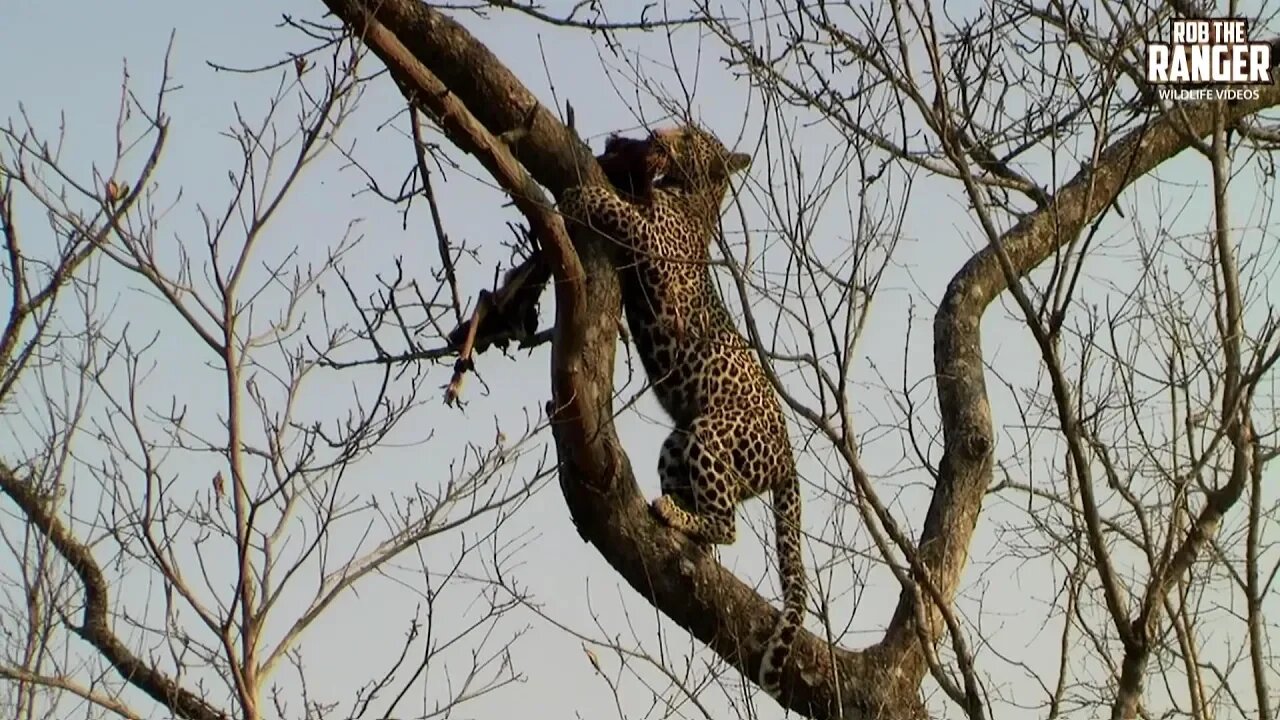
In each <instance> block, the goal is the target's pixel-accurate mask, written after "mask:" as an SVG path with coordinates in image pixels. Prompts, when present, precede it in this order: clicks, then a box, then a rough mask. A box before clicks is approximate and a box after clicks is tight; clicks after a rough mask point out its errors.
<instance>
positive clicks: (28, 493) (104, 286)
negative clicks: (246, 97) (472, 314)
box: [0, 26, 551, 720]
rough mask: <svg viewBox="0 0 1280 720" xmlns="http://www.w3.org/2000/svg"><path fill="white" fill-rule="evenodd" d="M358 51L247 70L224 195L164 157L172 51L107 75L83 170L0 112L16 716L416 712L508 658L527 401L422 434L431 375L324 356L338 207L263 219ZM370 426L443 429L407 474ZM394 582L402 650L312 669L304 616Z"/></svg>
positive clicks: (278, 200)
mask: <svg viewBox="0 0 1280 720" xmlns="http://www.w3.org/2000/svg"><path fill="white" fill-rule="evenodd" d="M300 27H302V26H300ZM361 54H362V53H361V51H360V50H359V48H358V47H357V46H356V45H355V44H353V43H352V42H346V41H344V42H337V43H329V42H324V43H322V44H321V46H320V47H319V48H317V49H315V50H314V51H313V52H311V53H309V54H308V56H307V57H305V58H302V57H300V58H298V59H297V60H296V61H286V62H283V63H279V64H277V65H274V66H272V67H266V68H257V69H253V71H252V72H253V74H256V75H259V76H261V75H266V76H268V77H270V78H271V79H272V80H273V81H274V82H275V84H276V86H275V88H274V91H273V92H271V94H270V95H268V96H267V97H266V98H264V100H265V102H261V103H260V106H261V107H263V108H264V110H263V111H262V112H261V114H260V115H259V116H258V117H257V118H256V119H255V118H253V117H252V116H251V115H250V114H249V113H248V112H241V113H238V121H237V123H236V124H235V125H234V126H232V127H230V128H229V129H228V130H227V131H226V133H225V135H224V139H225V140H226V141H228V142H229V143H230V144H231V145H232V146H233V147H235V148H236V149H237V150H238V151H239V152H238V153H237V154H236V155H235V156H234V160H233V161H232V162H231V163H230V164H229V166H228V168H227V169H228V173H227V181H228V185H227V186H226V187H225V190H224V195H225V197H226V200H225V204H222V205H221V206H219V205H218V204H217V202H218V201H217V199H216V196H214V195H212V194H210V195H209V196H208V197H205V198H202V199H201V200H200V203H199V204H198V205H194V206H192V205H191V204H189V203H187V202H185V201H184V200H183V197H182V190H181V189H180V188H177V187H174V186H172V185H170V184H166V183H165V182H163V181H162V180H161V179H160V178H162V177H163V175H162V170H163V165H164V163H163V162H162V157H163V155H164V153H163V151H164V150H165V148H166V145H167V144H168V141H169V123H170V120H169V117H168V115H167V113H168V109H167V108H168V104H169V102H170V98H171V95H172V93H173V85H174V84H175V83H174V82H173V81H172V80H171V79H170V77H169V75H168V73H167V72H166V73H165V75H164V84H163V86H162V87H160V88H158V89H157V91H156V92H155V94H154V96H153V97H152V98H151V99H150V100H148V99H147V98H146V97H145V96H144V95H142V94H139V93H138V92H137V89H136V88H135V87H133V86H131V84H130V83H129V82H128V80H127V77H128V75H127V73H126V81H125V82H124V83H123V84H122V87H121V93H120V105H119V113H118V121H117V123H116V133H115V138H116V143H115V153H114V156H113V157H111V158H109V162H107V163H106V164H102V163H101V162H99V163H98V164H96V165H95V166H94V169H93V170H92V171H91V172H90V173H77V172H76V171H75V170H74V168H75V167H79V163H78V162H72V161H69V160H68V159H67V158H65V157H64V154H63V147H64V141H65V140H66V138H65V137H63V136H62V135H60V134H57V133H54V134H50V133H49V131H48V128H45V127H40V126H38V125H37V124H35V123H33V122H32V121H31V120H30V119H29V118H28V117H27V116H26V115H25V113H23V114H20V115H19V116H17V117H14V118H13V119H12V120H11V121H10V123H9V124H8V125H7V126H5V127H4V128H2V129H0V136H2V137H3V142H4V151H3V155H0V228H2V229H3V237H4V243H5V250H6V252H5V255H4V261H3V269H4V279H5V284H6V290H7V294H8V295H9V305H8V311H7V313H6V318H7V320H6V322H5V324H4V329H3V335H2V336H0V337H2V340H0V407H3V412H4V413H5V417H6V424H5V438H4V440H3V448H4V450H3V453H2V457H0V491H2V492H3V495H4V497H5V499H6V506H7V507H6V517H5V518H4V520H3V521H0V537H3V547H4V550H3V552H4V554H5V556H6V557H5V560H4V572H5V574H6V576H7V577H6V583H5V586H6V587H5V590H4V593H3V595H4V597H3V611H2V612H3V615H2V617H3V620H2V621H0V622H3V625H4V627H5V633H4V640H3V646H2V647H3V649H2V650H0V677H2V678H4V680H5V681H6V682H5V683H4V688H5V692H4V700H3V707H4V708H5V709H6V711H7V713H9V714H11V716H12V717H14V718H35V717H109V716H118V717H127V718H142V717H150V716H154V715H155V713H156V709H157V708H160V709H163V712H164V714H165V715H166V716H178V717H183V718H197V719H201V720H212V719H214V718H231V717H236V718H266V717H271V718H286V717H298V718H321V717H339V716H340V717H367V716H370V717H387V716H396V715H398V714H402V713H403V714H406V715H413V716H426V715H431V714H447V713H449V712H451V711H452V709H454V708H456V707H459V706H460V705H462V704H464V703H467V702H473V701H475V700H476V699H477V698H480V697H483V696H485V695H486V694H489V693H491V692H494V691H496V690H499V689H501V688H503V687H504V686H506V685H508V684H510V683H512V682H513V681H515V680H517V679H518V678H519V673H518V672H517V670H516V668H515V666H514V665H513V663H512V662H511V658H510V643H511V642H512V641H513V640H514V639H516V638H517V637H518V636H519V635H520V634H521V632H522V630H521V629H520V628H519V627H518V626H514V625H511V624H510V623H506V622H504V621H502V618H503V617H504V616H505V615H507V614H508V612H509V611H510V610H511V609H512V608H514V607H517V606H518V604H519V602H520V600H521V598H519V597H512V596H511V594H510V593H509V591H508V590H507V589H506V588H504V587H503V586H501V585H500V584H498V583H495V582H493V581H492V580H491V579H488V580H487V579H486V577H492V575H493V573H501V572H503V571H504V567H505V564H506V563H507V562H509V560H508V559H507V557H506V556H507V555H508V554H509V553H510V552H511V548H510V547H509V543H511V539H510V538H509V537H508V535H507V533H506V531H505V530H504V526H505V524H506V522H507V520H508V519H509V518H510V516H511V513H512V512H513V511H515V510H516V509H517V508H519V507H520V506H521V505H522V504H523V503H524V502H526V500H527V499H528V498H529V497H530V494H531V493H532V491H533V490H535V489H536V488H537V487H539V486H540V485H542V484H544V483H545V481H546V479H547V478H548V477H549V473H550V471H551V469H550V468H549V467H548V466H547V465H546V464H545V462H544V458H540V457H538V456H537V455H536V454H535V455H530V451H531V450H536V448H535V447H532V446H530V444H529V438H530V437H532V436H533V435H534V434H535V433H536V432H537V430H538V428H539V426H540V424H542V423H540V422H539V421H536V420H532V421H530V423H529V426H528V428H527V429H526V431H525V432H521V433H516V432H514V431H512V433H511V436H510V437H507V436H506V435H504V434H503V433H501V432H499V433H497V436H496V437H495V439H494V441H493V443H492V445H490V446H473V447H467V448H461V449H457V450H454V449H449V450H441V449H440V448H438V447H435V443H434V442H433V439H432V435H433V434H434V433H433V428H432V427H431V426H430V425H429V424H425V423H418V424H416V426H415V425H409V424H406V423H405V422H404V421H405V419H406V418H413V417H415V413H416V412H417V411H418V409H419V408H421V407H422V406H424V404H425V403H428V402H429V403H430V404H431V405H436V404H437V402H438V396H437V395H436V393H435V391H434V388H432V389H431V391H430V392H429V393H427V397H429V400H427V399H424V397H420V396H421V395H422V389H423V388H422V381H423V378H424V377H425V374H423V373H418V374H417V375H416V376H412V375H411V376H407V377H406V376H403V375H399V374H397V373H396V372H395V371H394V370H393V368H391V367H389V366H383V367H379V368H376V369H373V370H364V369H361V370H353V371H347V372H345V373H343V374H342V375H341V376H340V377H338V376H336V371H334V370H332V369H330V368H326V367H325V361H324V360H323V358H324V357H328V356H333V355H337V354H341V353H342V352H343V351H344V348H347V347H349V346H350V345H351V344H352V343H353V342H357V341H358V338H359V337H360V333H361V332H362V331H363V328H360V327H356V326H353V325H352V324H351V323H352V321H354V320H357V319H358V316H355V315H350V314H345V313H344V311H345V310H346V308H348V307H349V303H348V301H347V299H346V298H347V297H348V296H349V294H350V293H355V292H357V290H356V286H355V285H353V284H352V283H351V282H346V281H344V280H343V267H344V264H345V263H346V262H347V260H348V259H349V258H350V257H351V255H352V253H355V252H357V251H359V250H360V249H361V248H362V243H363V238H362V237H361V236H360V234H359V233H358V232H357V227H358V226H357V224H356V223H355V222H351V223H349V224H347V225H346V226H342V225H339V226H337V227H336V228H333V234H332V236H330V237H324V238H318V239H317V242H315V243H313V244H312V245H311V246H303V245H297V244H295V245H294V246H293V247H285V246H282V245H281V243H280V240H282V239H283V240H287V239H288V238H289V237H290V233H289V231H288V226H289V224H290V223H292V222H294V220H293V219H289V211H288V210H287V209H284V208H285V204H286V203H285V201H286V199H287V198H289V197H290V196H292V195H294V194H296V193H298V192H299V189H300V188H304V187H306V186H307V184H308V180H307V178H308V173H309V170H310V169H311V168H312V166H314V165H316V164H317V163H323V162H325V159H326V158H329V157H338V158H341V156H342V155H343V154H345V153H347V152H348V151H349V145H350V141H347V142H346V145H344V144H343V143H342V141H341V138H342V132H343V127H344V125H345V124H346V123H347V121H348V119H349V118H350V116H351V114H352V113H353V112H354V110H355V108H356V107H357V105H358V104H359V101H360V99H361V96H362V94H363V87H364V85H363V81H362V80H361V79H360V75H359V65H360V64H359V60H360V56H361ZM166 68H167V63H166ZM183 213H189V215H188V217H192V218H194V219H195V220H196V222H195V223H194V225H195V227H196V228H198V231H197V232H199V233H200V234H199V236H198V238H190V237H189V236H185V235H184V234H183V233H184V232H185V231H188V230H189V229H190V226H186V227H184V226H183V225H181V224H180V223H177V222H175V221H174V220H173V216H174V215H177V214H183ZM282 216H283V217H284V218H286V219H283V220H282V219H281V217H282ZM42 221H43V224H42ZM294 242H297V241H294ZM363 285H364V284H363V283H362V286H363ZM121 288H126V290H125V291H124V292H121ZM333 298H337V299H338V302H336V303H335V302H334V300H333ZM361 347H362V348H363V347H364V345H363V344H362V345H361ZM362 352H363V350H362ZM344 385H345V387H344ZM344 394H345V395H346V396H347V397H343V396H344ZM334 402H337V403H339V407H341V404H342V403H345V404H346V405H347V407H348V408H349V409H348V410H347V415H346V417H345V418H344V417H341V416H333V415H330V414H329V413H330V412H331V410H332V407H333V403H334ZM391 441H394V442H395V443H397V444H399V445H400V446H402V447H406V448H410V449H412V450H413V451H414V453H415V454H418V453H424V452H425V453H427V454H428V456H430V454H437V455H441V454H444V453H445V452H447V453H449V454H447V455H444V458H443V459H442V460H440V461H439V462H435V463H431V464H430V465H429V466H424V465H422V464H421V463H418V465H417V466H418V467H420V468H422V471H423V472H422V474H421V475H420V476H419V475H417V474H415V476H414V478H413V481H412V482H411V483H410V484H409V485H408V487H407V488H395V487H394V486H391V485H386V484H385V483H384V484H378V483H372V485H373V487H372V488H362V487H361V486H362V485H364V486H368V485H370V484H371V480H375V479H376V478H377V477H379V475H380V474H381V473H382V472H384V471H383V470H380V469H379V468H378V466H377V465H376V464H374V463H373V462H372V461H373V459H374V452H375V450H377V451H378V452H379V453H380V455H381V456H386V455H388V454H389V453H393V451H392V450H391V449H389V448H388V443H389V442H391ZM455 453H456V454H455ZM486 558H495V559H497V563H496V564H495V565H489V566H488V570H487V571H486V569H485V568H486V566H487V565H486V563H488V562H489V560H487V559H486ZM406 561H407V562H406ZM400 585H403V586H406V587H409V588H412V592H410V593H409V594H408V600H409V602H408V603H405V602H401V603H400V604H399V605H388V606H387V607H386V608H384V609H383V610H382V611H381V612H384V613H385V612H388V611H390V612H392V613H402V614H401V615H400V617H399V618H398V619H397V621H396V622H397V624H398V626H399V627H400V628H401V632H400V635H401V637H400V643H399V647H395V646H392V647H391V648H390V650H389V651H388V652H387V653H386V655H385V656H384V657H380V658H378V659H377V662H376V663H375V664H370V665H363V666H361V667H359V668H358V670H359V675H358V677H357V678H356V682H355V684H353V687H358V688H359V689H358V691H357V692H356V695H355V696H354V697H352V696H348V697H347V698H345V699H340V700H336V701H335V699H334V694H333V693H332V692H330V690H329V689H328V688H324V687H319V688H317V687H313V684H314V683H313V682H312V675H313V672H312V671H311V670H309V668H308V664H307V662H306V660H305V658H306V655H305V653H304V652H303V651H302V648H303V636H304V635H306V634H308V633H310V634H312V635H314V634H315V633H316V627H317V626H324V625H325V624H326V623H328V624H330V625H332V623H333V622H334V621H333V620H330V619H328V618H329V617H330V616H332V615H333V614H334V613H335V611H336V608H337V607H339V606H341V605H342V604H343V603H344V602H347V601H349V600H350V599H351V598H353V597H358V592H359V591H360V590H361V589H363V590H364V591H365V592H366V593H373V597H377V596H378V592H379V590H378V588H381V589H382V591H383V592H385V589H386V587H387V586H391V587H396V586H400ZM477 597H478V598H479V599H478V600H477V599H476V598H477ZM442 608H445V609H444V610H442ZM346 612H350V611H349V610H348V611H346ZM365 612H366V613H367V611H365ZM442 618H443V619H442ZM445 668H448V670H446V669H445ZM446 673H447V677H448V678H449V681H448V682H447V683H446V682H444V680H443V678H444V677H446Z"/></svg>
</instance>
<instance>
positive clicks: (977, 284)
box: [891, 41, 1280, 641]
mask: <svg viewBox="0 0 1280 720" xmlns="http://www.w3.org/2000/svg"><path fill="white" fill-rule="evenodd" d="M1272 47H1273V49H1274V48H1280V41H1272ZM1276 75H1277V78H1273V83H1272V84H1271V85H1269V86H1266V87H1263V88H1262V89H1261V93H1260V96H1259V98H1258V99H1257V100H1251V101H1247V102H1239V103H1234V104H1231V105H1229V106H1228V107H1227V109H1226V112H1227V118H1226V121H1227V124H1228V126H1231V125H1234V124H1236V123H1238V122H1240V121H1241V120H1242V119H1244V118H1247V117H1249V116H1250V115H1253V114H1255V113H1257V112H1260V111H1262V110H1265V109H1267V108H1270V107H1274V106H1275V105H1277V104H1280V85H1277V84H1276V80H1277V79H1280V73H1276ZM1214 111H1215V106H1214V104H1213V103H1200V104H1195V105H1188V106H1182V107H1179V108H1177V109H1175V110H1174V111H1172V112H1170V113H1169V114H1167V115H1165V116H1162V117H1157V118H1152V119H1150V120H1149V121H1148V122H1147V123H1146V124H1145V125H1144V126H1143V127H1141V128H1138V129H1136V130H1134V131H1132V132H1130V133H1129V134H1127V135H1125V136H1124V137H1123V138H1121V139H1120V140H1119V141H1117V142H1115V143H1113V144H1112V145H1110V146H1109V147H1107V148H1106V149H1105V150H1103V151H1102V152H1101V153H1100V154H1099V156H1098V159H1097V163H1096V164H1095V165H1094V166H1093V167H1092V168H1085V169H1083V170H1081V171H1080V172H1079V173H1078V174H1077V175H1076V176H1075V177H1074V178H1073V179H1072V180H1071V181H1070V182H1069V183H1067V184H1066V185H1064V186H1063V187H1062V189H1061V190H1060V191H1059V192H1058V193H1057V195H1055V196H1054V197H1053V199H1052V201H1051V203H1050V204H1049V205H1048V207H1046V208H1044V209H1043V210H1040V211H1037V212H1034V213H1031V214H1029V215H1027V216H1026V217H1024V218H1023V219H1022V221H1021V222H1019V223H1018V224H1017V225H1015V226H1014V227H1012V228H1010V229H1009V230H1008V231H1006V232H1005V233H1004V234H1003V235H1002V236H1001V238H1000V249H1002V250H1003V253H1004V255H1005V258H1006V259H1007V262H1008V268H1002V267H1001V258H1000V252H998V250H997V248H996V246H995V245H990V246H988V247H986V248H983V249H982V250H980V251H979V252H977V253H976V254H975V255H974V256H973V257H972V258H971V259H970V260H969V262H967V263H966V264H965V265H964V267H963V268H961V269H960V272H958V273H956V275H955V277H954V278H952V281H951V283H950V285H949V286H948V287H947V292H946V295H945V296H944V298H943V301H942V303H941V305H940V307H939V310H938V314H937V316H936V317H935V319H934V368H935V370H936V372H937V387H938V404H939V407H940V410H941V415H942V421H943V437H944V452H943V459H942V463H941V473H940V481H939V483H938V486H937V488H935V490H934V496H933V502H932V503H931V504H930V506H929V513H928V516H927V517H926V519H925V527H924V530H923V532H922V534H921V538H920V550H921V557H922V559H923V561H924V563H925V565H926V566H927V567H928V568H929V569H930V571H931V572H932V573H933V575H934V577H935V578H936V579H937V580H936V581H937V582H938V585H939V586H940V587H942V588H944V589H945V593H946V596H947V597H948V598H952V597H954V596H955V593H956V591H957V589H958V588H959V581H960V575H961V573H962V572H963V569H964V565H965V563H966V562H967V560H968V548H969V543H970V541H971V539H972V537H973V530H974V527H975V525H976V524H977V519H978V514H979V512H980V510H981V503H982V497H983V494H984V493H985V491H986V489H987V487H988V485H989V484H990V482H991V450H992V445H993V438H994V435H993V432H992V424H991V406H990V403H989V400H988V397H987V389H986V380H985V377H984V372H983V359H982V338H981V333H980V324H981V319H982V315H983V313H984V312H985V311H986V308H987V306H988V305H990V304H991V302H992V301H993V300H995V299H996V297H998V296H999V295H1000V294H1001V293H1002V292H1004V291H1005V290H1006V289H1008V278H1009V273H1007V272H1006V270H1009V271H1011V273H1012V275H1013V276H1014V277H1022V276H1023V275H1025V274H1026V273H1028V272H1030V271H1031V270H1032V269H1034V268H1035V267H1036V266H1038V265H1039V264H1040V263H1042V262H1044V261H1045V260H1046V259H1048V258H1049V257H1051V256H1052V255H1053V253H1054V252H1055V251H1056V250H1057V249H1058V248H1059V247H1061V246H1062V245H1064V244H1066V243H1067V242H1069V241H1070V240H1071V239H1072V238H1073V237H1075V236H1076V235H1077V234H1078V233H1079V232H1081V231H1082V230H1083V229H1084V227H1085V226H1086V225H1087V224H1088V223H1089V222H1091V221H1092V220H1094V219H1095V218H1097V217H1098V215H1099V213H1101V212H1102V211H1103V210H1104V209H1105V208H1106V207H1107V206H1108V205H1110V204H1111V203H1112V202H1113V201H1114V200H1115V199H1116V198H1117V197H1119V195H1120V193H1121V191H1123V190H1124V189H1125V188H1126V187H1128V186H1129V185H1130V184H1131V183H1133V182H1134V181H1135V180H1137V179H1138V178H1140V177H1142V176H1144V175H1146V174H1147V173H1149V172H1151V171H1152V170H1154V169H1155V168H1156V167H1157V166H1159V165H1160V164H1161V163H1163V162H1165V161H1166V160H1169V159H1170V158H1172V157H1174V156H1175V155H1177V154H1178V153H1180V152H1182V151H1183V150H1185V149H1187V148H1188V147H1189V146H1191V144H1192V143H1193V142H1195V141H1198V140H1199V139H1200V138H1202V137H1205V136H1206V135H1208V134H1209V133H1210V132H1212V130H1213V123H1214ZM1069 430H1070V429H1069ZM931 615H933V616H934V617H931V622H935V623H936V621H937V618H936V613H931ZM915 616H916V608H915V598H914V596H913V594H912V593H909V592H903V593H902V594H901V596H900V597H899V601H898V609H897V611H896V613H895V615H894V621H893V623H892V627H891V633H892V634H895V635H899V636H900V638H901V639H902V641H907V640H908V639H909V638H910V637H911V636H912V635H913V634H914V633H915V629H914V628H912V627H911V625H913V623H914V621H913V618H914V617H915Z"/></svg>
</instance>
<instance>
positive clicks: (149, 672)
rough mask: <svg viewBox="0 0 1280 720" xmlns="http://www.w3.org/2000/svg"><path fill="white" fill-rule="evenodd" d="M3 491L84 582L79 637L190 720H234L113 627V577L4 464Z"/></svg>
mask: <svg viewBox="0 0 1280 720" xmlns="http://www.w3.org/2000/svg"><path fill="white" fill-rule="evenodd" d="M0 492H3V493H4V494H5V495H8V496H9V498H10V499H12V500H13V502H14V504H16V505H17V506H18V508H19V509H20V510H21V511H22V514H23V516H24V517H25V518H26V520H27V522H29V523H31V525H32V526H34V527H35V528H36V530H37V531H39V532H40V534H41V535H43V536H44V537H45V538H47V539H48V540H49V543H50V544H52V545H53V547H54V549H55V550H57V551H58V554H59V555H61V556H62V558H63V559H64V560H66V561H67V564H68V565H70V566H71V569H72V570H74V571H75V573H76V575H77V576H79V578H80V582H81V584H82V585H84V620H83V621H82V624H81V626H80V627H78V628H73V630H74V631H75V632H76V634H77V635H79V636H80V637H81V638H83V639H84V640H85V642H87V643H89V644H90V645H92V646H93V647H95V648H96V649H97V650H98V652H100V653H102V656H103V657H104V658H106V659H107V662H109V663H111V666H112V667H114V668H115V669H116V672H118V673H120V676H121V677H122V678H124V679H125V680H126V681H128V683H129V684H130V685H133V686H134V687H136V688H138V689H139V690H141V691H143V692H145V693H146V694H147V695H149V696H150V697H151V698H152V699H154V700H155V701H156V702H158V703H160V705H161V706H162V707H165V708H168V709H170V710H172V711H173V712H174V713H175V714H176V715H178V716H179V717H182V718H186V719H187V720H229V716H228V715H226V714H224V713H223V712H222V711H221V710H218V709H217V708H215V707H214V706H212V705H210V704H209V703H207V702H205V700H204V699H203V698H201V697H199V696H197V695H195V694H194V693H192V692H191V691H189V690H187V689H185V688H183V687H181V686H180V685H178V683H177V682H175V681H174V680H173V678H170V677H169V676H168V675H166V674H164V673H163V672H161V671H159V670H157V669H156V668H155V667H153V666H152V665H151V664H150V663H149V662H145V661H143V660H142V659H140V658H139V657H138V656H137V655H134V654H133V652H132V651H131V650H129V648H128V647H127V646H125V644H124V643H123V642H121V641H120V638H118V637H116V634H115V632H114V631H113V630H112V629H111V620H110V613H109V609H110V605H111V601H110V599H109V597H108V590H109V588H108V586H107V579H106V578H105V577H104V576H103V574H102V569H101V568H100V567H98V562H97V561H96V560H94V559H93V552H92V551H91V550H89V548H88V547H87V546H85V545H84V544H83V543H81V542H80V541H78V540H76V539H75V538H74V537H72V535H71V533H70V532H69V531H68V530H67V528H66V526H65V525H63V524H62V521H61V520H59V519H58V518H57V516H55V515H54V514H53V512H51V511H50V505H49V504H48V502H47V500H46V499H45V498H43V497H41V496H40V494H39V493H37V492H36V491H35V489H34V488H33V487H32V486H31V485H30V484H29V483H27V482H25V481H23V480H22V479H21V478H19V477H18V476H17V475H16V474H14V472H13V471H12V470H10V469H9V468H8V467H7V466H5V465H3V464H0Z"/></svg>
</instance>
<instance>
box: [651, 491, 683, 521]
mask: <svg viewBox="0 0 1280 720" xmlns="http://www.w3.org/2000/svg"><path fill="white" fill-rule="evenodd" d="M649 509H650V510H652V511H653V514H654V515H657V516H658V520H660V521H662V524H663V525H666V526H667V527H670V528H676V529H679V528H680V527H681V525H682V524H683V523H681V522H680V515H681V513H682V511H681V509H680V506H679V505H677V504H676V501H675V499H674V498H672V497H671V496H670V495H659V496H658V497H656V498H654V500H653V502H652V503H650V504H649Z"/></svg>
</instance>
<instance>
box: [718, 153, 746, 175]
mask: <svg viewBox="0 0 1280 720" xmlns="http://www.w3.org/2000/svg"><path fill="white" fill-rule="evenodd" d="M724 164H725V167H727V168H728V169H729V174H730V175H732V174H734V173H736V172H740V171H742V170H746V169H747V168H748V167H750V166H751V156H750V155H748V154H747V153H740V152H735V153H729V156H728V157H726V158H725V161H724Z"/></svg>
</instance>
